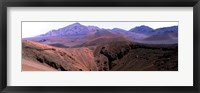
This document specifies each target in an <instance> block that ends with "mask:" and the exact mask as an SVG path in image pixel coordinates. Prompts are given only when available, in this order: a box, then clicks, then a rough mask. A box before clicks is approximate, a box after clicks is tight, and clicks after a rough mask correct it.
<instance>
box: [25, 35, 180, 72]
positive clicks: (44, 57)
mask: <svg viewBox="0 0 200 93" xmlns="http://www.w3.org/2000/svg"><path fill="white" fill-rule="evenodd" d="M99 38H100V39H104V41H106V39H108V40H110V37H107V38H105V37H104V38H101V37H99ZM96 40H97V39H95V40H92V41H91V42H96ZM111 40H112V39H111ZM97 41H98V40H97ZM100 41H101V40H100ZM91 42H90V43H89V45H93V43H91ZM98 42H99V41H98ZM30 64H32V65H30ZM22 70H23V71H27V70H34V71H35V70H59V71H177V70H178V45H177V44H167V45H164V44H160V45H158V44H155V45H153V44H138V43H133V42H131V41H118V42H111V41H110V42H109V43H105V44H100V45H93V46H87V45H85V46H83V47H78V48H59V47H53V46H49V45H46V44H41V43H37V42H33V41H28V40H23V41H22Z"/></svg>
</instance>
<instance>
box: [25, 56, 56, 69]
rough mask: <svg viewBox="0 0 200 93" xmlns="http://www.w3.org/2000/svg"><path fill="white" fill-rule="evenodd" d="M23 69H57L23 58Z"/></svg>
mask: <svg viewBox="0 0 200 93" xmlns="http://www.w3.org/2000/svg"><path fill="white" fill-rule="evenodd" d="M22 71H57V70H56V69H54V68H52V67H50V66H48V65H44V64H41V63H37V62H32V61H28V60H25V59H23V60H22Z"/></svg>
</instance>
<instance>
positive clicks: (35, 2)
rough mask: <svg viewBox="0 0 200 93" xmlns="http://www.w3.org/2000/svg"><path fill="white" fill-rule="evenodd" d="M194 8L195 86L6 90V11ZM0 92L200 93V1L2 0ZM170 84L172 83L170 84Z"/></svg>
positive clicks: (29, 87)
mask: <svg viewBox="0 0 200 93" xmlns="http://www.w3.org/2000/svg"><path fill="white" fill-rule="evenodd" d="M66 6H72V7H78V6H79V7H87V6H91V7H97V6H98V7H105V6H106V7H114V6H115V7H116V6H117V7H193V22H194V25H193V28H194V31H193V33H194V34H193V36H194V37H193V41H194V42H193V43H194V45H193V46H194V48H193V53H194V57H193V63H194V65H193V67H194V70H193V73H194V76H193V77H194V82H193V83H194V86H191V87H187V86H185V87H181V86H174V87H173V86H170V87H167V86H142V87H140V86H133V87H130V86H129V87H126V86H123V87H122V86H117V87H116V86H101V87H100V86H87V87H83V86H77V87H72V86H70V87H58V86H52V87H47V86H42V87H39V86H37V87H31V86H7V47H8V46H7V7H66ZM0 20H1V21H0V53H1V54H0V91H1V93H84V92H85V93H86V92H88V93H96V92H99V93H100V92H103V93H108V92H116V93H200V88H199V87H200V86H199V84H200V78H199V77H200V76H199V75H200V73H199V70H200V69H199V68H200V64H199V58H198V55H199V52H200V48H198V47H199V44H200V43H199V39H200V33H199V32H198V31H200V0H1V1H0ZM169 82H170V81H169Z"/></svg>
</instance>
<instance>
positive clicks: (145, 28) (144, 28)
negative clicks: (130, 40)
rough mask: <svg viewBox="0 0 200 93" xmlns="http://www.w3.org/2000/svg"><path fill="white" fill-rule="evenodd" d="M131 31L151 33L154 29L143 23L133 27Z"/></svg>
mask: <svg viewBox="0 0 200 93" xmlns="http://www.w3.org/2000/svg"><path fill="white" fill-rule="evenodd" d="M129 31H131V32H135V33H143V34H149V33H152V32H153V31H154V29H153V28H150V27H148V26H145V25H142V26H137V27H135V28H132V29H130V30H129Z"/></svg>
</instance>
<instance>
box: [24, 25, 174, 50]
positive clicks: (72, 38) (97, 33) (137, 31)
mask: <svg viewBox="0 0 200 93" xmlns="http://www.w3.org/2000/svg"><path fill="white" fill-rule="evenodd" d="M108 37H109V38H108ZM116 37H117V38H116ZM124 38H126V39H125V40H131V41H133V42H139V43H148V44H149V43H151V44H174V43H177V42H178V26H171V27H162V28H158V29H153V28H151V27H149V26H145V25H141V26H137V27H135V28H132V29H130V30H129V31H126V30H124V29H121V28H113V29H104V28H99V27H97V26H84V25H82V24H80V23H74V24H71V25H68V26H66V27H63V28H60V29H57V30H52V31H49V32H47V33H45V34H42V35H39V36H36V37H30V38H25V39H24V40H31V41H35V42H40V43H43V44H48V45H51V46H57V47H74V46H81V45H83V44H86V43H87V44H86V45H99V44H97V43H98V42H99V43H100V42H101V44H104V43H105V42H106V43H109V42H111V41H112V42H113V41H124ZM115 39H116V40H115ZM120 39H121V40H120ZM101 40H103V41H101ZM106 40H107V41H106ZM97 41H98V42H97ZM94 42H95V43H94Z"/></svg>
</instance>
